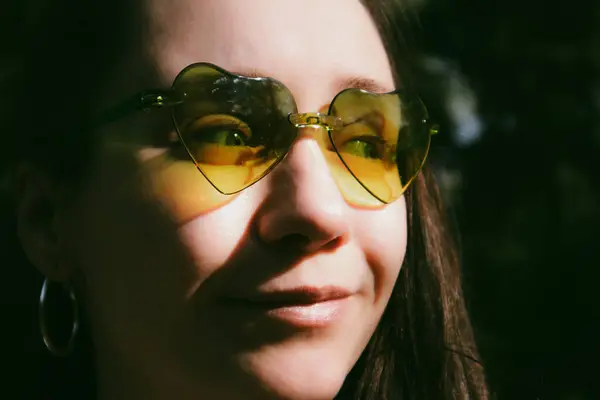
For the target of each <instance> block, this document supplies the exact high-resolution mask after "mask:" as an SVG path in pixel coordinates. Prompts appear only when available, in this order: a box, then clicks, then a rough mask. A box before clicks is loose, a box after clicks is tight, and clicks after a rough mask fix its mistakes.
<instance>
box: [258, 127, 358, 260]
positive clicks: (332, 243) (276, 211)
mask: <svg viewBox="0 0 600 400" xmlns="http://www.w3.org/2000/svg"><path fill="white" fill-rule="evenodd" d="M305 129H306V130H308V129H311V130H312V128H304V129H302V130H305ZM265 184H266V185H269V190H268V194H267V195H266V198H265V201H264V202H263V203H262V205H261V207H260V208H259V210H258V212H257V215H256V219H255V221H256V231H257V234H258V237H259V239H260V241H261V242H263V243H265V244H267V245H269V246H273V247H277V248H280V249H285V250H291V251H300V252H305V253H314V252H318V251H326V250H333V249H335V248H337V247H340V246H341V245H343V244H344V243H345V242H346V241H347V240H348V234H349V225H348V224H349V221H348V218H347V216H346V210H347V205H346V203H345V201H344V199H343V197H342V196H341V194H340V192H339V190H338V188H337V185H336V184H335V181H334V180H333V178H332V177H331V175H330V172H329V169H328V166H327V162H326V160H325V157H324V155H323V151H322V150H321V148H320V146H319V143H318V142H317V140H314V139H313V138H311V137H305V136H303V135H301V136H300V137H299V138H298V139H297V141H296V142H295V143H294V144H293V146H292V148H291V149H290V151H289V152H288V154H287V156H286V158H285V159H284V160H282V162H281V163H280V164H279V165H278V166H277V167H276V168H275V169H274V170H273V171H272V172H271V174H270V176H268V177H267V181H266V182H265Z"/></svg>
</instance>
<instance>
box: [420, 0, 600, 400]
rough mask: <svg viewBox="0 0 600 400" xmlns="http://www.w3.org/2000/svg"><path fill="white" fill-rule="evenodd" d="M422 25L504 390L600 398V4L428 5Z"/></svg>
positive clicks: (431, 94)
mask: <svg viewBox="0 0 600 400" xmlns="http://www.w3.org/2000/svg"><path fill="white" fill-rule="evenodd" d="M421 24H422V34H423V35H424V37H423V38H422V40H423V42H422V45H423V48H424V49H425V52H426V54H428V60H427V61H426V63H425V68H426V69H427V71H428V73H429V75H430V79H427V80H425V84H426V86H425V87H424V89H423V93H424V97H426V98H427V99H426V103H427V104H429V105H430V108H431V110H430V111H431V113H432V114H433V117H434V118H435V119H437V120H439V121H441V123H442V134H441V135H438V136H436V137H435V138H434V151H433V157H432V158H431V159H432V160H433V162H434V163H435V164H436V166H437V169H438V176H439V178H440V181H441V183H442V186H443V188H444V192H445V196H446V198H447V201H449V202H450V203H451V205H452V207H453V210H454V214H455V216H456V222H457V225H458V227H459V229H460V231H461V233H462V255H463V259H464V270H465V282H466V289H467V294H468V305H469V308H470V311H471V313H472V316H473V320H474V325H475V329H476V333H477V337H478V341H479V345H480V350H481V353H482V360H483V361H484V363H485V365H486V367H487V371H488V375H489V381H490V384H491V388H492V391H493V392H494V393H495V394H496V395H497V398H499V399H501V400H503V399H509V400H510V399H527V400H535V399H540V400H554V399H556V400H584V399H585V400H587V399H600V390H599V389H598V385H597V382H599V381H600V377H599V376H597V375H598V374H599V373H600V368H599V367H598V360H599V356H600V346H599V344H598V340H599V339H600V311H599V309H600V301H599V300H598V297H599V295H600V288H599V284H600V234H599V233H600V212H599V210H600V208H599V204H600V201H599V194H600V184H599V183H600V1H598V0H574V1H567V2H555V1H554V2H553V1H541V0H502V1H498V0H453V1H448V0H428V1H427V4H426V5H425V6H424V9H423V12H422V15H421ZM440 93H442V94H443V96H441V97H440V95H439V94H440Z"/></svg>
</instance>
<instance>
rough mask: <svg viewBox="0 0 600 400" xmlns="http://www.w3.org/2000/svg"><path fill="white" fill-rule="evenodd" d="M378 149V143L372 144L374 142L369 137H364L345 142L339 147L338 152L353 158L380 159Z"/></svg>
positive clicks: (379, 146)
mask: <svg viewBox="0 0 600 400" xmlns="http://www.w3.org/2000/svg"><path fill="white" fill-rule="evenodd" d="M380 148H381V145H380V143H374V140H372V138H371V137H366V138H356V139H352V140H349V141H347V142H345V143H344V144H343V145H342V146H341V148H340V151H341V152H343V153H347V154H351V155H353V156H358V157H363V158H374V159H380V158H381V151H380Z"/></svg>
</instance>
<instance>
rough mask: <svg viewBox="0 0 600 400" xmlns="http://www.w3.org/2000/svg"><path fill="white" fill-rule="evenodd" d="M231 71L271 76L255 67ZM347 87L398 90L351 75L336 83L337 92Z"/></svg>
mask: <svg viewBox="0 0 600 400" xmlns="http://www.w3.org/2000/svg"><path fill="white" fill-rule="evenodd" d="M231 73H232V74H234V75H241V76H245V77H248V78H269V75H268V74H263V73H261V72H260V71H258V70H255V69H251V70H248V71H231ZM345 89H362V90H366V91H367V92H372V93H389V92H393V91H394V90H396V89H395V88H394V87H393V86H389V85H385V84H383V83H380V82H378V81H376V80H375V79H370V78H364V77H361V76H351V77H349V78H346V79H341V80H340V81H338V83H337V84H336V85H335V91H336V93H337V92H341V91H342V90H345Z"/></svg>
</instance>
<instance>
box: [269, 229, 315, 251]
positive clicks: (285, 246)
mask: <svg viewBox="0 0 600 400" xmlns="http://www.w3.org/2000/svg"><path fill="white" fill-rule="evenodd" d="M277 242H278V243H276V244H275V246H277V247H279V248H280V249H281V250H287V251H299V250H300V251H302V250H305V249H307V248H308V246H309V245H310V242H311V240H310V238H309V237H308V236H306V235H303V234H301V233H292V234H289V235H286V236H284V237H282V238H280V239H279V240H278V241H277Z"/></svg>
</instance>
